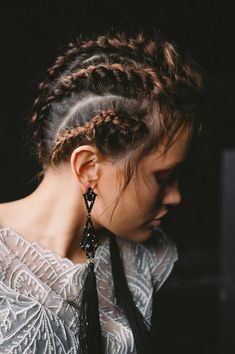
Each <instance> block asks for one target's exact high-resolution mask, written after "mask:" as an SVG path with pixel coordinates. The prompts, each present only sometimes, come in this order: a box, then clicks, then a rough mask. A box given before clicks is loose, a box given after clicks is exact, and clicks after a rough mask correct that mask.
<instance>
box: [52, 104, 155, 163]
mask: <svg viewBox="0 0 235 354" xmlns="http://www.w3.org/2000/svg"><path fill="white" fill-rule="evenodd" d="M147 132H148V129H147V127H146V125H145V123H144V122H143V121H142V120H141V119H139V117H135V116H133V115H132V116H129V115H128V114H127V113H125V112H119V113H117V112H115V111H113V110H107V111H101V112H99V113H98V114H97V115H95V116H94V117H92V118H91V119H90V120H89V122H86V123H85V124H84V125H83V126H79V127H76V128H74V129H70V130H66V131H65V132H64V133H60V135H59V137H58V138H57V140H56V141H55V143H54V145H53V147H52V151H51V158H50V163H56V161H59V160H60V159H61V157H62V156H64V157H65V156H69V155H68V153H69V151H70V149H71V148H72V147H73V146H74V147H75V146H78V144H81V143H83V144H85V143H92V144H95V145H96V146H97V147H98V149H99V150H100V152H101V153H103V155H107V154H108V152H109V151H111V150H112V151H113V155H115V149H116V151H117V153H118V155H119V156H120V151H121V149H123V151H122V154H124V153H128V145H129V147H132V148H133V144H134V143H135V142H136V144H137V143H138V142H139V141H140V138H141V136H142V137H143V136H144V135H145V134H147ZM100 141H102V144H100Z"/></svg>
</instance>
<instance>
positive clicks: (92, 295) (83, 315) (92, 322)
mask: <svg viewBox="0 0 235 354" xmlns="http://www.w3.org/2000/svg"><path fill="white" fill-rule="evenodd" d="M79 315H80V330H79V343H80V351H79V354H103V351H102V337H101V325H100V319H99V304H98V294H97V287H96V277H95V272H94V263H92V262H90V263H88V271H87V275H86V278H85V282H84V287H83V293H82V299H81V306H80V313H79Z"/></svg>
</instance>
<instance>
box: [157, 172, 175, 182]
mask: <svg viewBox="0 0 235 354" xmlns="http://www.w3.org/2000/svg"><path fill="white" fill-rule="evenodd" d="M171 174H172V170H167V171H161V172H157V173H156V179H157V182H158V183H159V184H165V183H166V182H168V181H169V180H170V177H171Z"/></svg>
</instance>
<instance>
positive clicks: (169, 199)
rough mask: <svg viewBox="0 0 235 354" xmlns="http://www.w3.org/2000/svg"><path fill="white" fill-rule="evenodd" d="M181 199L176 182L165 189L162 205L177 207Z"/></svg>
mask: <svg viewBox="0 0 235 354" xmlns="http://www.w3.org/2000/svg"><path fill="white" fill-rule="evenodd" d="M181 199H182V198H181V193H180V190H179V183H178V181H176V182H175V183H173V184H171V185H169V186H167V187H166V189H165V193H164V198H163V204H167V205H172V206H174V205H178V204H179V203H180V202H181Z"/></svg>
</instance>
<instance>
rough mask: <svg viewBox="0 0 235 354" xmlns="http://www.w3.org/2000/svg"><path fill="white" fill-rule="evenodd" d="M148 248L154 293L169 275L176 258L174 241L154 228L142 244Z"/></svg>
mask: <svg viewBox="0 0 235 354" xmlns="http://www.w3.org/2000/svg"><path fill="white" fill-rule="evenodd" d="M143 245H144V246H145V247H147V249H148V250H149V267H150V272H151V275H152V283H153V289H154V292H155V293H156V292H157V291H158V290H159V289H160V288H161V287H162V285H163V284H164V282H165V281H166V279H167V278H168V276H169V275H170V273H171V271H172V269H173V266H174V263H175V262H176V261H177V260H178V251H177V247H176V244H175V242H174V241H173V240H172V239H171V238H169V237H167V236H166V234H165V233H164V232H163V231H162V229H160V228H156V229H154V233H153V235H152V236H151V237H150V239H149V240H148V241H147V242H145V243H144V244H143Z"/></svg>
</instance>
